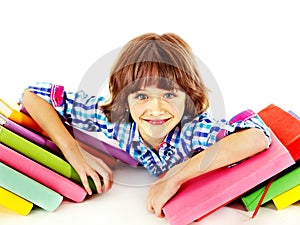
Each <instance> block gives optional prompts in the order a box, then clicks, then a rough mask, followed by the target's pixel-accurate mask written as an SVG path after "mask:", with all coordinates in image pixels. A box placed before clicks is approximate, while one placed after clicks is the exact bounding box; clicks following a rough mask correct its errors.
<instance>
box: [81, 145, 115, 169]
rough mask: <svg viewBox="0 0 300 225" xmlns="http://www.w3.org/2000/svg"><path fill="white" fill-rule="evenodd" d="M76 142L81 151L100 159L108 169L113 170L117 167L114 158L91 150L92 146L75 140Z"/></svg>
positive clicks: (93, 149)
mask: <svg viewBox="0 0 300 225" xmlns="http://www.w3.org/2000/svg"><path fill="white" fill-rule="evenodd" d="M76 141H77V143H78V144H79V145H80V147H81V148H82V149H84V150H85V151H87V152H88V153H90V154H92V155H93V156H95V157H97V158H100V159H102V160H103V162H105V164H106V165H108V166H109V167H110V168H113V167H115V166H116V165H117V163H118V161H117V159H116V158H114V157H112V156H110V155H108V154H106V153H103V152H102V151H99V150H97V149H95V148H93V147H92V146H90V145H88V144H85V143H83V142H81V141H79V140H76Z"/></svg>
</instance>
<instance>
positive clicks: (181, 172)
mask: <svg viewBox="0 0 300 225" xmlns="http://www.w3.org/2000/svg"><path fill="white" fill-rule="evenodd" d="M268 145H269V141H268V139H267V138H266V136H265V135H264V133H263V131H261V130H259V129H255V128H252V129H247V130H243V131H240V132H237V133H234V134H231V135H229V136H227V137H225V138H223V139H221V140H220V141H218V142H217V143H215V144H214V145H212V146H210V147H209V148H207V149H206V150H204V151H202V152H200V153H199V154H197V155H196V156H194V157H192V158H191V159H189V160H188V161H186V162H185V163H183V164H182V165H178V167H179V168H178V172H177V173H176V175H175V176H173V179H174V182H176V183H178V184H179V185H181V184H182V183H184V182H185V181H187V180H189V179H192V178H194V177H196V176H199V175H201V174H204V173H207V172H210V171H212V170H215V169H218V168H221V167H224V166H228V165H231V164H233V163H235V162H239V161H241V160H243V159H246V158H248V157H251V156H253V155H255V154H257V153H259V152H261V151H262V150H264V149H266V148H267V147H268Z"/></svg>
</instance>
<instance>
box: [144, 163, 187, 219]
mask: <svg viewBox="0 0 300 225" xmlns="http://www.w3.org/2000/svg"><path fill="white" fill-rule="evenodd" d="M183 166H184V163H181V164H179V165H176V166H174V167H172V168H171V169H170V170H169V171H168V172H167V173H166V174H164V175H163V177H161V178H160V179H158V180H157V181H156V182H154V183H153V184H152V185H151V186H150V189H149V192H148V200H147V210H148V211H149V212H152V213H155V215H156V216H158V217H164V214H163V212H162V208H163V206H164V205H165V204H166V203H167V201H168V200H170V199H171V198H172V197H173V196H174V195H175V194H176V193H177V191H178V190H179V188H180V186H181V184H182V182H179V179H178V172H179V170H181V169H182V168H183Z"/></svg>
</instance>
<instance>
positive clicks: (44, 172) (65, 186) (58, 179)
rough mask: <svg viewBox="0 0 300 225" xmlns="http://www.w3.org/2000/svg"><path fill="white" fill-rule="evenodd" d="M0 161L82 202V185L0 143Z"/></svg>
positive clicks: (84, 192)
mask: <svg viewBox="0 0 300 225" xmlns="http://www.w3.org/2000/svg"><path fill="white" fill-rule="evenodd" d="M0 162H3V163H4V164H6V165H8V166H10V167H11V168H13V169H15V170H17V171H19V172H20V173H22V174H24V175H26V176H28V177H30V178H32V179H34V180H35V181H37V182H39V183H41V184H43V185H45V186H47V187H48V188H50V189H52V190H54V191H55V192H57V193H59V194H61V195H63V196H64V197H66V198H68V199H70V200H72V201H74V202H82V201H83V200H84V199H85V197H86V195H87V193H86V191H85V189H84V188H83V187H81V186H80V185H79V184H76V183H74V182H73V181H71V180H69V179H67V178H66V177H64V176H62V175H60V174H58V173H55V172H54V171H52V170H50V169H48V168H47V167H44V166H43V165H41V164H39V163H37V162H35V161H33V160H31V159H29V158H27V157H25V156H23V155H21V154H20V153H18V152H16V151H14V150H12V149H10V148H8V147H7V146H5V145H3V144H1V143H0Z"/></svg>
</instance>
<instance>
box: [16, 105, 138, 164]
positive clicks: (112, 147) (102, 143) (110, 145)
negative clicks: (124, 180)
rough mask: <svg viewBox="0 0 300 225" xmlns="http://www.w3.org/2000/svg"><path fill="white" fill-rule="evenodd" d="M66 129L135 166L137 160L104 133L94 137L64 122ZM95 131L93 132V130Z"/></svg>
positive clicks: (87, 142) (93, 145)
mask: <svg viewBox="0 0 300 225" xmlns="http://www.w3.org/2000/svg"><path fill="white" fill-rule="evenodd" d="M20 111H21V112H23V113H26V114H28V112H27V110H26V109H25V108H24V107H23V106H22V107H21V110H20ZM65 126H66V128H67V129H68V131H69V132H70V133H71V134H72V135H73V136H74V138H75V139H77V140H79V141H81V142H83V143H85V144H87V145H89V146H91V147H93V148H94V149H96V150H98V151H100V152H103V153H106V154H108V155H110V156H112V157H114V158H116V159H119V160H120V161H121V162H123V163H126V164H128V165H130V166H134V167H136V166H137V165H138V161H137V160H135V159H134V158H133V157H132V156H131V155H129V154H128V153H127V152H125V151H124V150H122V149H121V148H120V147H119V145H118V142H117V141H116V140H112V139H109V138H107V137H105V136H104V135H102V136H101V135H100V134H99V135H97V137H94V136H92V135H90V134H88V133H87V132H84V131H82V130H80V129H78V128H75V127H72V126H71V125H69V124H67V123H65ZM93 133H95V132H93Z"/></svg>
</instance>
